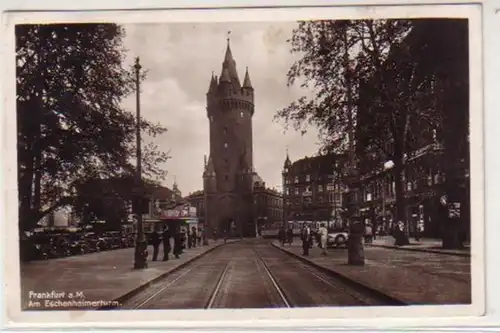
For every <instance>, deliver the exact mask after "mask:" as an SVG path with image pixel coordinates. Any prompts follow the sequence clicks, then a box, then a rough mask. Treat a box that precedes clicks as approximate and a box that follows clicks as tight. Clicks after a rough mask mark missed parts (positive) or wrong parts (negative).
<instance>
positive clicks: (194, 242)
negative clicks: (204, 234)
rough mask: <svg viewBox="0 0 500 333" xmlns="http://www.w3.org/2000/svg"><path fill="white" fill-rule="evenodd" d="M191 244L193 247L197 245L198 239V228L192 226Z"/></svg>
mask: <svg viewBox="0 0 500 333" xmlns="http://www.w3.org/2000/svg"><path fill="white" fill-rule="evenodd" d="M191 238H192V239H191V245H192V247H196V241H197V240H198V233H197V232H196V228H195V227H192V228H191Z"/></svg>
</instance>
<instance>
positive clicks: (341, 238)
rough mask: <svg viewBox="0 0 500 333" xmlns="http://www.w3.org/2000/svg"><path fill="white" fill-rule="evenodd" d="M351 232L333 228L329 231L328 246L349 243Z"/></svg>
mask: <svg viewBox="0 0 500 333" xmlns="http://www.w3.org/2000/svg"><path fill="white" fill-rule="evenodd" d="M348 238H349V234H348V232H347V231H346V230H331V231H330V232H328V238H327V241H326V244H327V246H328V247H339V246H344V245H346V244H347V239H348Z"/></svg>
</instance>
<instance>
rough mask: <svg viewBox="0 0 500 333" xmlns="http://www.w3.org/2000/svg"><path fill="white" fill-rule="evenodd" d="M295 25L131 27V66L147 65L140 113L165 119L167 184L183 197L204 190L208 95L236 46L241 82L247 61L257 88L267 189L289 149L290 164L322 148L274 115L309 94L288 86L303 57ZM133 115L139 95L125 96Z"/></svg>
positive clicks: (256, 139)
mask: <svg viewBox="0 0 500 333" xmlns="http://www.w3.org/2000/svg"><path fill="white" fill-rule="evenodd" d="M296 26H297V23H296V22H280V23H227V24H224V23H201V24H186V23H174V24H172V23H171V24H134V25H125V26H124V28H125V32H126V37H125V38H124V47H125V48H126V60H125V62H126V64H127V65H129V64H131V63H132V62H133V59H134V58H135V57H136V56H139V57H140V61H141V64H142V66H143V68H145V69H147V70H148V75H147V78H146V80H145V81H144V82H143V83H142V89H141V90H142V94H141V113H142V116H143V117H144V118H146V119H148V120H149V121H152V122H159V123H161V124H162V125H163V126H165V127H166V128H167V132H166V133H165V134H162V135H161V136H158V137H156V138H155V139H154V143H155V144H157V145H158V146H159V147H160V149H161V150H163V151H169V152H170V156H171V158H170V159H169V160H168V162H167V163H166V164H165V168H166V169H167V172H168V175H167V178H166V180H165V181H164V182H163V183H164V185H165V186H168V187H171V186H172V184H173V182H174V180H175V181H176V182H177V184H178V186H179V189H180V190H181V191H182V194H183V195H188V194H189V193H191V192H194V191H197V190H201V189H203V180H202V173H203V161H204V155H205V154H207V155H208V152H209V140H208V138H209V122H208V118H207V116H206V92H207V90H208V87H209V83H210V77H211V74H212V71H214V72H215V74H216V75H220V71H221V68H222V61H223V59H224V54H225V50H226V45H227V38H228V31H230V35H229V37H230V44H231V50H232V53H233V57H234V59H235V61H236V66H237V70H238V74H239V77H240V81H241V82H243V78H244V74H245V68H246V67H247V66H248V71H249V74H250V79H251V81H252V85H253V87H254V90H255V114H254V116H253V151H254V156H253V160H254V168H255V170H256V171H257V173H258V174H259V175H260V176H261V177H262V178H263V180H264V181H265V182H266V184H267V185H268V186H269V187H276V189H278V190H281V188H280V187H279V186H280V185H281V182H282V181H281V171H282V168H283V162H284V159H285V156H286V150H287V148H288V152H289V156H290V159H291V160H292V161H294V160H297V159H300V158H302V157H304V156H312V155H314V154H316V152H317V151H318V148H319V147H318V145H317V142H318V138H317V130H316V129H315V128H309V130H308V133H306V134H305V135H301V133H299V132H295V131H293V129H290V130H288V131H285V129H284V126H283V123H282V122H276V121H274V120H273V117H274V115H275V114H276V112H277V111H278V110H280V109H282V108H284V107H287V106H288V105H289V104H290V103H291V102H292V101H294V100H295V99H297V98H299V97H300V96H303V95H309V94H310V92H308V91H304V90H303V89H301V88H299V87H296V86H292V87H287V77H286V74H287V71H288V69H289V68H290V66H291V64H292V63H293V62H294V60H296V59H297V57H298V55H293V54H291V53H290V51H289V50H290V45H289V44H288V43H287V42H286V40H287V39H288V38H290V37H291V34H292V30H293V29H294V28H295V27H296ZM123 107H124V108H125V109H127V110H129V111H131V112H135V96H134V95H130V96H128V97H127V98H126V99H125V100H124V101H123Z"/></svg>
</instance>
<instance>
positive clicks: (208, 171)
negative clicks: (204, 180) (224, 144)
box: [204, 156, 215, 177]
mask: <svg viewBox="0 0 500 333" xmlns="http://www.w3.org/2000/svg"><path fill="white" fill-rule="evenodd" d="M204 176H206V177H209V176H215V168H214V163H213V161H212V156H209V157H208V163H207V165H206V166H205V172H204Z"/></svg>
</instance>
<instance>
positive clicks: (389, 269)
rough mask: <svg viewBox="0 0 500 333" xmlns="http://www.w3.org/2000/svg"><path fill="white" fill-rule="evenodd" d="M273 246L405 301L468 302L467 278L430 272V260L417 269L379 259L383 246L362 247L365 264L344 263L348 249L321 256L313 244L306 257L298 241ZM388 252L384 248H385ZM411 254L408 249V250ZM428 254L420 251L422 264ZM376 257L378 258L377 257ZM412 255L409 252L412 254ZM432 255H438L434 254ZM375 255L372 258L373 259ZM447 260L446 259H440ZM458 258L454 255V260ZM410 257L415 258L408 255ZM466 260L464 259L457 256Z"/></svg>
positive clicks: (417, 303) (420, 303)
mask: <svg viewBox="0 0 500 333" xmlns="http://www.w3.org/2000/svg"><path fill="white" fill-rule="evenodd" d="M273 245H274V246H275V247H277V248H279V249H282V250H284V251H286V252H288V253H290V254H292V255H293V256H295V257H297V258H300V259H301V260H303V261H304V260H305V261H307V262H309V263H312V264H313V265H315V266H317V267H318V268H322V269H326V270H328V271H330V272H331V273H332V274H334V275H337V276H340V277H342V278H347V279H349V280H352V281H355V282H357V283H358V284H361V285H363V286H366V287H368V288H370V289H374V290H378V291H380V292H382V293H384V294H386V295H388V296H390V297H392V298H394V299H397V300H400V301H401V302H403V303H405V304H413V305H424V304H427V305H437V304H470V303H471V284H470V280H469V281H467V280H466V279H464V280H461V279H457V278H453V275H450V276H446V275H445V274H433V272H432V267H431V265H432V263H430V264H429V266H428V268H427V271H425V270H424V271H423V270H420V269H418V267H417V266H414V267H411V265H405V264H400V263H398V262H393V259H391V258H390V257H389V258H388V259H385V260H383V259H381V258H380V253H379V252H380V251H383V249H379V250H377V249H375V248H373V249H370V248H366V249H365V265H364V266H350V265H347V250H346V249H332V250H329V252H328V256H322V255H321V250H320V249H319V248H317V247H313V248H312V249H311V251H310V255H309V256H308V257H304V256H302V247H301V245H300V244H298V243H297V244H296V245H292V246H291V247H289V246H285V247H281V246H280V245H279V244H278V243H277V242H275V243H273ZM386 252H387V251H386ZM410 253H411V252H410ZM428 255H431V254H427V255H426V254H422V255H421V256H422V260H423V262H424V263H423V265H424V267H427V266H426V264H425V262H426V257H427V256H428ZM377 256H379V257H377ZM414 256H415V255H412V257H414ZM434 256H438V255H437V254H434ZM372 258H375V259H372ZM443 259H444V260H446V258H443ZM458 259H459V257H457V260H458ZM411 260H415V259H414V258H411ZM460 260H461V261H466V259H465V258H460Z"/></svg>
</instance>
